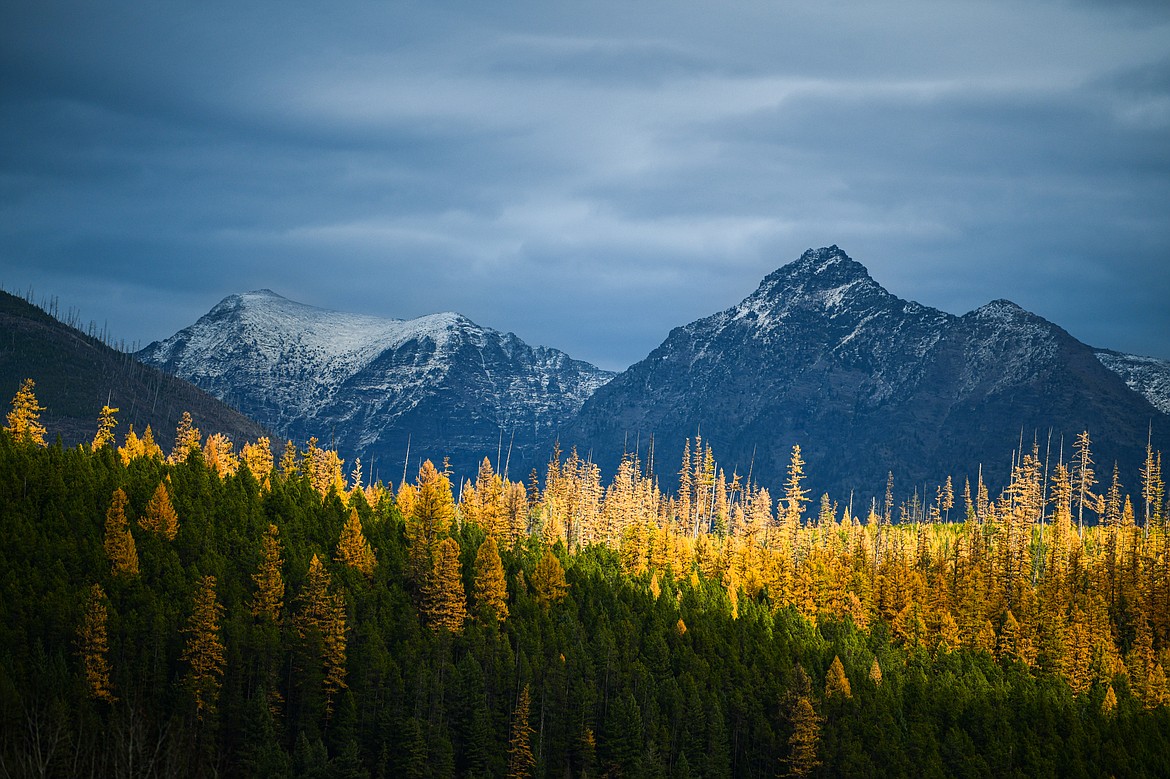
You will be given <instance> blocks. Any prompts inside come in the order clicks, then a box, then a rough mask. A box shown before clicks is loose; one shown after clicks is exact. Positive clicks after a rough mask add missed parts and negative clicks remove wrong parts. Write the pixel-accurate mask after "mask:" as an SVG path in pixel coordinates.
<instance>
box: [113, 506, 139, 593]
mask: <svg viewBox="0 0 1170 779" xmlns="http://www.w3.org/2000/svg"><path fill="white" fill-rule="evenodd" d="M126 503H127V499H126V493H125V492H123V491H122V489H121V488H120V487H119V488H118V489H116V490H114V494H113V497H112V498H111V499H110V507H109V508H108V509H107V510H106V537H105V549H106V557H107V558H108V559H109V561H110V569H111V571H112V572H113V574H114V575H115V576H137V575H138V547H137V546H135V544H134V536H132V535H131V534H130V525H129V523H128V522H127V521H126Z"/></svg>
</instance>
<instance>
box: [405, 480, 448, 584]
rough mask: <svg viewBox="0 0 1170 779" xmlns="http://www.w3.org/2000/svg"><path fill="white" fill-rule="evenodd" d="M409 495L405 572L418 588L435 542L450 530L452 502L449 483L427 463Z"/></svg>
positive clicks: (433, 552)
mask: <svg viewBox="0 0 1170 779" xmlns="http://www.w3.org/2000/svg"><path fill="white" fill-rule="evenodd" d="M411 492H412V498H413V500H412V502H411V506H410V513H409V514H408V515H406V540H407V541H408V542H409V544H410V551H409V558H408V560H407V572H408V574H409V575H410V577H411V579H413V580H414V582H415V584H416V585H421V584H422V583H423V582H424V581H425V580H426V577H427V576H428V574H429V573H430V571H431V568H432V567H433V565H434V560H433V557H434V554H435V551H436V549H437V548H438V545H439V541H440V540H441V539H442V538H443V537H444V536H446V535H447V533H448V532H450V530H451V523H452V521H453V520H454V518H455V500H454V498H452V496H451V481H450V480H449V479H448V478H447V476H446V474H443V473H440V472H439V471H438V470H437V469H436V468H435V465H434V463H432V462H431V461H430V460H426V461H424V462H423V464H422V465H421V466H419V469H418V478H417V480H416V482H415V488H414V489H413V490H412V491H411ZM401 493H402V491H401V490H399V494H400V495H401Z"/></svg>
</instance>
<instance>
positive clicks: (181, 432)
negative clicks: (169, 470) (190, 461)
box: [168, 411, 201, 464]
mask: <svg viewBox="0 0 1170 779" xmlns="http://www.w3.org/2000/svg"><path fill="white" fill-rule="evenodd" d="M200 438H201V436H200V435H199V428H197V427H195V422H194V421H193V420H192V419H191V412H189V411H184V412H183V416H182V417H181V418H180V419H179V424H178V426H177V427H176V428H175V445H174V446H173V447H171V456H170V457H169V458H168V462H170V463H171V464H176V463H181V462H186V461H187V455H189V454H191V452H193V451H196V450H198V449H199V441H200Z"/></svg>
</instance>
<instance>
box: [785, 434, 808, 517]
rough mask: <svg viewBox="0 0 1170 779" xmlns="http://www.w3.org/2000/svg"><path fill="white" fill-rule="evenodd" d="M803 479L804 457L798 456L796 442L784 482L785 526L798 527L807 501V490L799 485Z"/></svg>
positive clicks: (798, 449)
mask: <svg viewBox="0 0 1170 779" xmlns="http://www.w3.org/2000/svg"><path fill="white" fill-rule="evenodd" d="M803 480H804V459H803V458H801V456H800V444H796V445H794V446H793V447H792V459H791V460H790V461H789V463H788V481H786V482H784V502H785V507H784V519H785V523H786V525H787V527H789V528H792V529H795V528H799V527H800V518H801V515H802V514H803V513H804V505H805V504H806V503H808V491H807V490H806V489H804V487H802V486H801V482H802V481H803ZM789 532H792V531H791V530H790V531H789Z"/></svg>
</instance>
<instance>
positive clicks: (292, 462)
mask: <svg viewBox="0 0 1170 779" xmlns="http://www.w3.org/2000/svg"><path fill="white" fill-rule="evenodd" d="M300 472H301V458H300V453H299V452H298V451H297V445H296V444H294V443H293V442H292V441H285V442H284V451H283V452H282V453H281V455H280V475H281V476H283V477H284V478H285V479H286V480H288V479H291V478H292V477H293V476H296V475H298V474H299V473H300Z"/></svg>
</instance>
